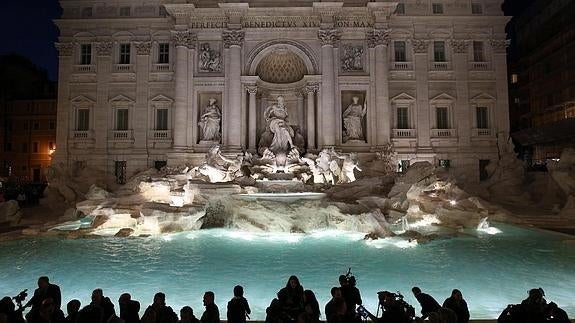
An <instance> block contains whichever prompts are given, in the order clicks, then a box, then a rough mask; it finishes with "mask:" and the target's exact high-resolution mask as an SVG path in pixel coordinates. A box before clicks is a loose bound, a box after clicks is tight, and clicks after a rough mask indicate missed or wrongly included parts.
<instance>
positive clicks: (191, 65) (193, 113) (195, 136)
mask: <svg viewBox="0 0 575 323" xmlns="http://www.w3.org/2000/svg"><path fill="white" fill-rule="evenodd" d="M196 40H197V36H196V34H190V42H189V43H188V87H187V94H188V106H187V114H188V120H187V121H186V123H187V124H188V125H190V126H188V127H187V129H188V136H187V138H186V142H187V146H188V147H193V146H194V145H195V144H196V143H198V141H199V128H198V116H199V115H200V111H198V110H199V109H201V107H199V106H198V104H197V103H195V102H194V71H195V68H196V64H195V63H196V57H197V56H196ZM218 104H219V105H221V104H222V103H221V102H218Z"/></svg>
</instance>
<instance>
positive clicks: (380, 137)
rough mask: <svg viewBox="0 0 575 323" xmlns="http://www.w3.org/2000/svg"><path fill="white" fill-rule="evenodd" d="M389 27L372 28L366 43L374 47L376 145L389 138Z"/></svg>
mask: <svg viewBox="0 0 575 323" xmlns="http://www.w3.org/2000/svg"><path fill="white" fill-rule="evenodd" d="M389 33H390V30H389V29H374V30H373V31H371V32H369V33H368V35H367V36H368V44H369V46H370V47H372V48H375V107H376V108H375V109H373V111H375V112H376V114H375V118H376V127H375V131H376V138H375V140H376V145H377V146H382V145H385V144H388V143H389V142H390V138H391V121H392V120H391V119H392V113H391V111H390V107H389V79H388V75H389V66H388V57H387V56H388V54H387V48H388V46H389Z"/></svg>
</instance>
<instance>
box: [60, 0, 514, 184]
mask: <svg viewBox="0 0 575 323" xmlns="http://www.w3.org/2000/svg"><path fill="white" fill-rule="evenodd" d="M60 3H61V6H62V8H63V16H62V18H61V19H59V20H58V21H57V24H58V26H59V28H60V39H59V43H58V44H57V48H58V50H59V56H60V67H59V91H58V123H57V124H58V137H57V144H56V146H57V147H58V149H57V152H56V154H55V156H54V159H55V161H56V162H58V163H62V164H63V165H67V166H69V167H85V166H89V167H94V168H98V169H100V170H102V171H105V172H106V173H107V174H109V176H110V177H112V178H115V179H116V181H118V182H122V181H124V180H125V178H126V177H127V176H130V175H132V174H134V173H135V172H137V171H141V170H144V169H146V168H149V167H154V166H156V167H161V166H163V165H166V164H172V165H177V164H185V163H193V162H198V161H199V160H201V158H203V156H204V154H205V152H206V151H207V150H208V149H209V148H210V147H211V146H213V145H214V144H219V145H221V148H222V151H223V152H227V153H237V152H240V151H250V152H253V153H256V152H258V148H261V147H262V142H263V141H265V138H266V135H265V134H266V131H269V130H270V129H269V127H271V125H270V124H269V120H270V118H269V113H268V112H267V111H270V110H269V109H268V108H270V107H274V106H277V105H282V106H285V107H286V108H287V111H288V114H289V116H288V117H287V118H285V117H282V118H281V119H282V121H287V123H288V124H289V128H290V129H291V130H292V132H293V133H294V135H293V137H294V142H296V144H297V145H298V146H303V147H304V149H305V151H307V152H317V151H318V150H319V149H322V148H325V147H334V148H335V149H336V150H338V151H343V152H358V153H359V154H360V155H361V156H362V157H364V158H370V156H371V157H372V156H374V155H375V153H376V152H378V151H380V150H381V149H382V147H383V146H385V145H387V144H392V145H393V149H394V150H395V152H396V153H397V156H398V163H400V164H402V165H404V166H406V165H408V164H409V163H413V162H415V161H422V160H427V161H430V162H432V163H434V164H439V165H442V166H445V167H451V168H452V169H453V170H454V171H456V173H459V174H461V175H466V179H467V180H479V179H480V173H481V170H482V168H484V167H485V165H487V164H488V163H489V161H490V160H495V159H497V158H498V153H499V151H498V146H499V147H500V146H501V145H498V139H499V141H500V142H504V141H505V140H506V139H507V138H508V136H509V117H508V116H509V114H508V91H507V65H506V47H507V42H506V40H505V25H506V23H507V18H506V17H505V16H503V13H502V11H501V1H500V0H449V1H443V0H400V1H365V0H364V1H361V0H353V1H334V2H313V1H308V0H293V1H273V0H252V1H243V2H238V1H233V3H232V2H231V1H230V3H217V2H216V1H208V0H199V1H184V0H170V1H168V0H164V1H161V0H155V1H154V0H151V1H146V2H145V3H142V2H140V1H127V0H116V1H106V2H105V3H104V2H102V1H89V0H61V1H60ZM279 97H281V98H282V99H279ZM276 119H277V118H276ZM274 126H285V125H281V124H279V125H278V124H275V125H274ZM260 152H261V151H260Z"/></svg>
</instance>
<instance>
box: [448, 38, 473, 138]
mask: <svg viewBox="0 0 575 323" xmlns="http://www.w3.org/2000/svg"><path fill="white" fill-rule="evenodd" d="M468 47H469V43H468V42H467V41H465V40H455V39H454V40H452V41H451V48H452V49H453V65H454V66H453V69H454V71H455V91H456V93H457V101H456V104H455V113H454V116H455V120H453V121H454V122H453V123H454V124H455V128H456V129H457V137H458V142H459V146H460V147H470V146H471V128H474V127H475V125H472V124H471V116H470V115H469V114H470V113H473V111H471V108H470V106H469V84H468V81H469V64H468V62H467V48H468Z"/></svg>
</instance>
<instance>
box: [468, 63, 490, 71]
mask: <svg viewBox="0 0 575 323" xmlns="http://www.w3.org/2000/svg"><path fill="white" fill-rule="evenodd" d="M469 69H470V70H472V71H489V70H490V69H491V68H490V66H489V63H488V62H471V63H469Z"/></svg>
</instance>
